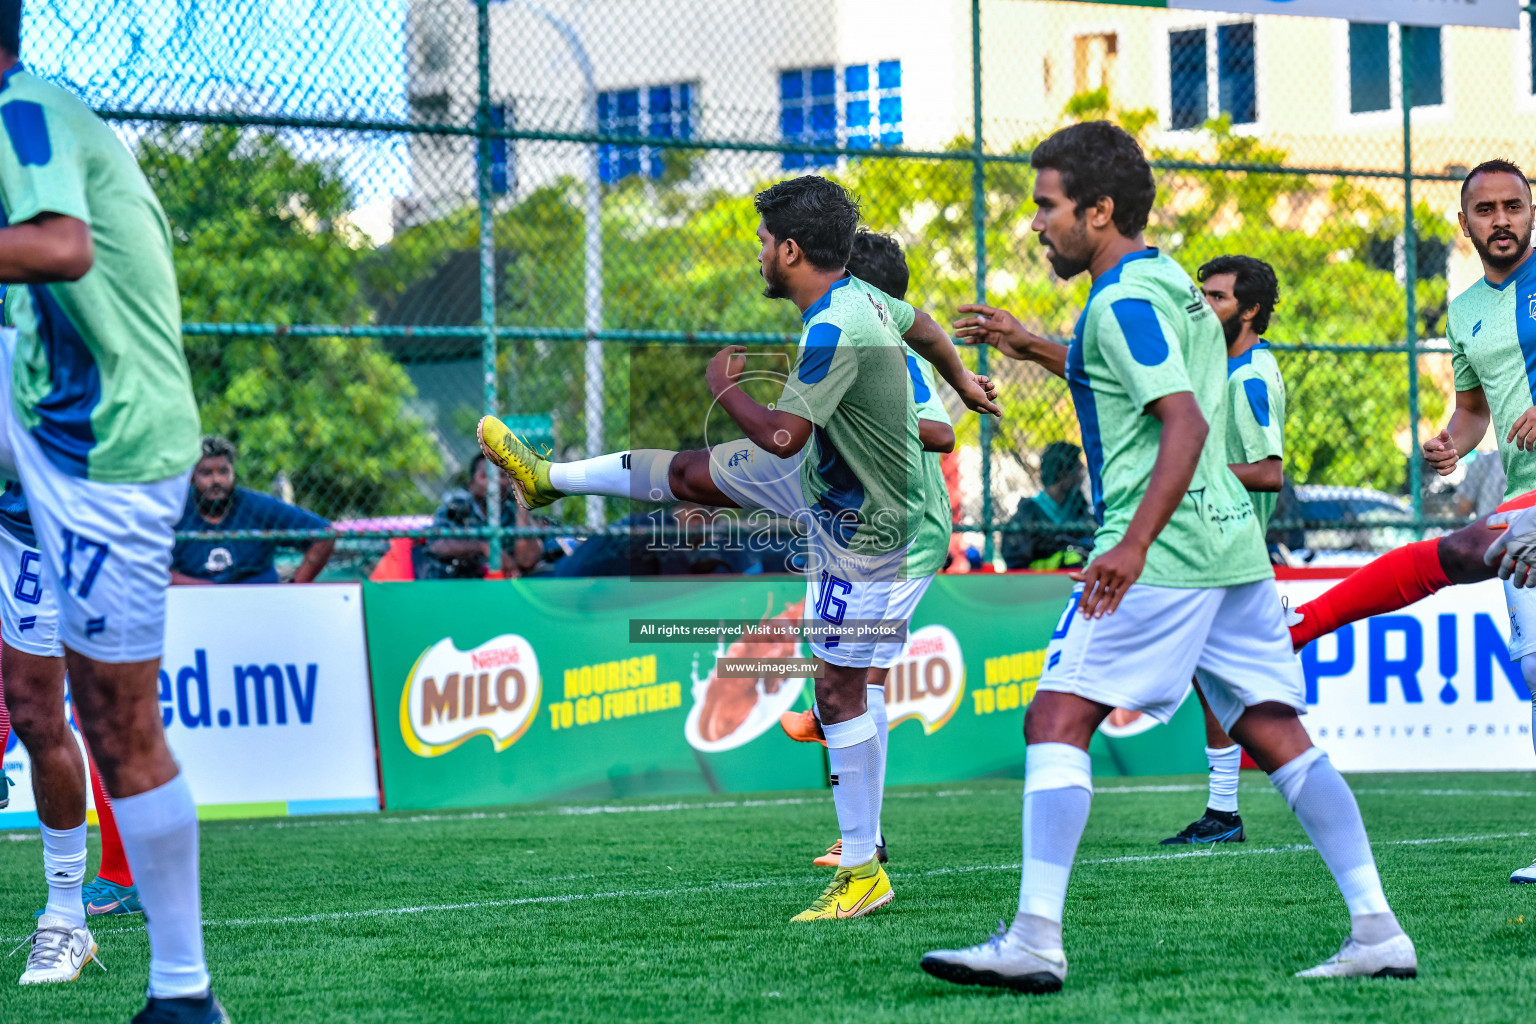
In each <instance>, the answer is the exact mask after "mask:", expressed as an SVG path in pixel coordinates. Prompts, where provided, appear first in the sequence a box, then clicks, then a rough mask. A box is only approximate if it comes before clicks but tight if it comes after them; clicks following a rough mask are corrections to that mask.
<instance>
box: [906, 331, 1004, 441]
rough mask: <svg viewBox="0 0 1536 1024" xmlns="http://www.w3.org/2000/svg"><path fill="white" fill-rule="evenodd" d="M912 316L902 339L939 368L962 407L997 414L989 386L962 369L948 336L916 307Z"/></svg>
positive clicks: (982, 379) (985, 379) (957, 350)
mask: <svg viewBox="0 0 1536 1024" xmlns="http://www.w3.org/2000/svg"><path fill="white" fill-rule="evenodd" d="M912 312H913V313H914V314H915V315H914V317H913V320H912V326H911V327H910V328H908V329H907V332H906V333H905V334H903V335H902V340H903V341H905V342H906V343H907V344H908V345H911V346H912V350H913V351H914V352H916V353H917V354H918V355H920V356H922V357H923V358H924V359H926V360H928V362H930V363H932V364H933V368H934V369H935V370H938V371H939V376H941V377H943V378H944V379H945V380H947V381H948V382H949V386H950V387H952V388H954V389H955V392H956V393H957V394H958V395H959V396H960V399H961V401H963V402H965V407H966V408H967V409H970V410H971V411H973V412H989V413H991V414H992V415H994V416H1001V415H1002V414H1003V410H1002V409H1000V408H998V406H997V403H995V402H994V401H992V397H991V394H990V393H989V392H990V391H992V390H993V389H992V388H991V387H990V381H988V380H987V378H985V377H978V376H976V374H974V373H972V372H971V371H969V370H967V369H966V368H965V364H964V363H962V362H961V361H960V350H959V349H957V348H955V343H954V342H953V341H950V340H949V335H948V334H947V333H946V332H945V330H944V328H942V327H940V326H939V325H938V322H937V321H935V320H934V319H933V317H931V316H929V315H928V314H927V313H924V312H923V311H922V310H920V309H914V310H913V311H912Z"/></svg>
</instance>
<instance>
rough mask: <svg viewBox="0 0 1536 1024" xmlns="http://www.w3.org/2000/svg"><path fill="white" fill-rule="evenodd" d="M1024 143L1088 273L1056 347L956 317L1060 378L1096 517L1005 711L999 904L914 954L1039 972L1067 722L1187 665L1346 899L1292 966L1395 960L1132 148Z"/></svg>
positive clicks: (1057, 837)
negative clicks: (968, 940)
mask: <svg viewBox="0 0 1536 1024" xmlns="http://www.w3.org/2000/svg"><path fill="white" fill-rule="evenodd" d="M1030 161H1031V164H1032V166H1033V167H1034V168H1035V170H1036V172H1037V173H1036V176H1035V185H1034V199H1035V202H1036V204H1037V205H1038V206H1039V210H1038V212H1037V213H1036V214H1035V219H1034V223H1033V225H1032V227H1033V229H1034V230H1035V231H1036V232H1037V234H1038V235H1039V236H1040V240H1041V241H1042V242H1043V243H1044V244H1045V245H1046V257H1047V258H1048V259H1049V260H1050V262H1051V266H1052V268H1053V269H1054V270H1055V271H1056V274H1057V275H1058V276H1059V277H1061V278H1063V279H1065V278H1070V277H1074V276H1076V275H1077V274H1080V273H1083V272H1084V271H1086V272H1088V273H1089V275H1090V276H1091V277H1092V279H1093V288H1092V290H1091V291H1090V293H1089V297H1088V304H1087V307H1086V308H1085V309H1084V310H1083V312H1082V315H1081V316H1079V318H1078V321H1077V327H1076V329H1075V331H1074V333H1073V339H1072V343H1071V344H1070V345H1068V346H1066V347H1065V350H1064V351H1062V348H1063V347H1062V346H1060V345H1055V344H1054V343H1052V342H1047V341H1045V340H1044V339H1041V338H1038V337H1037V336H1035V335H1030V334H1028V332H1024V331H1023V330H1022V328H1019V329H1018V330H1014V329H1012V325H1016V324H1017V321H1016V320H1015V319H1014V318H1013V317H1011V316H1008V317H1006V318H1005V319H1004V318H1001V317H999V318H998V319H999V320H1001V321H1003V322H1001V323H997V324H994V323H993V319H994V313H995V312H996V311H988V310H974V309H973V310H971V311H972V312H977V313H979V314H980V317H979V318H973V319H982V320H984V323H969V324H966V325H965V326H966V327H967V328H968V329H969V330H970V331H971V333H970V334H968V336H970V337H976V338H978V339H979V340H982V341H985V342H987V343H990V344H993V345H994V346H996V347H997V348H998V349H999V351H1001V352H1003V353H1004V354H1006V355H1009V356H1012V357H1014V358H1028V357H1030V356H1031V355H1032V354H1035V353H1038V354H1039V356H1040V357H1041V358H1040V361H1041V362H1044V363H1045V364H1046V365H1047V366H1050V367H1052V368H1057V369H1058V372H1062V374H1063V376H1065V377H1066V378H1067V382H1068V384H1069V385H1070V387H1071V390H1072V401H1073V405H1074V406H1075V408H1076V410H1077V417H1078V423H1079V426H1080V427H1081V429H1082V435H1083V450H1084V452H1085V453H1086V454H1087V456H1088V467H1089V475H1090V479H1091V482H1092V488H1093V500H1094V505H1095V509H1096V516H1097V518H1098V519H1099V522H1100V524H1101V525H1100V527H1099V530H1098V533H1097V534H1096V535H1095V538H1094V550H1093V559H1092V560H1091V561H1090V562H1089V563H1088V566H1087V568H1086V569H1085V570H1083V571H1082V572H1081V573H1074V574H1073V575H1074V578H1076V579H1078V580H1079V581H1080V583H1081V584H1082V585H1081V586H1079V587H1078V588H1077V589H1076V590H1075V591H1074V593H1073V595H1072V598H1071V600H1070V601H1069V602H1068V604H1067V607H1066V610H1065V612H1064V613H1063V615H1062V617H1061V621H1060V623H1059V624H1058V626H1057V628H1056V631H1055V633H1054V634H1053V635H1052V638H1051V641H1050V644H1049V646H1048V648H1047V654H1046V662H1045V670H1044V672H1043V674H1042V675H1041V678H1040V683H1039V688H1038V691H1037V693H1036V696H1035V698H1034V700H1032V701H1031V702H1030V704H1029V710H1028V712H1027V713H1026V714H1025V718H1024V737H1025V742H1026V743H1027V744H1028V746H1027V748H1026V753H1025V759H1024V829H1023V831H1024V866H1023V878H1022V882H1021V884H1020V888H1019V912H1018V914H1017V915H1016V916H1015V917H1014V920H1013V924H1012V926H1004V927H1002V928H1000V929H999V931H998V933H997V934H996V935H994V936H993V937H992V938H991V939H990V940H988V941H986V942H983V943H981V944H980V945H977V946H972V947H970V948H969V949H951V950H938V951H935V952H932V953H929V954H928V955H927V956H925V957H923V961H922V966H923V969H924V970H926V971H928V972H929V973H930V974H933V975H936V976H937V977H940V978H944V979H946V980H949V981H954V982H957V983H960V984H972V985H996V986H1005V987H1008V988H1013V989H1016V990H1019V991H1024V992H1054V991H1057V990H1059V989H1060V988H1061V985H1062V980H1063V979H1064V978H1065V977H1066V973H1067V961H1066V956H1065V955H1064V953H1063V951H1062V933H1061V921H1062V908H1063V905H1064V904H1065V901H1066V894H1067V878H1068V875H1069V874H1070V873H1071V870H1072V862H1073V860H1074V859H1075V857H1076V853H1077V844H1078V840H1079V839H1080V838H1081V837H1082V833H1083V827H1084V826H1085V825H1086V824H1087V821H1088V808H1089V804H1090V802H1091V799H1092V794H1093V782H1092V778H1091V776H1090V772H1089V768H1090V762H1089V758H1088V743H1089V740H1090V739H1091V738H1092V737H1093V733H1094V731H1095V730H1096V729H1097V728H1098V727H1099V724H1100V723H1101V722H1102V721H1103V720H1104V719H1105V718H1106V717H1107V716H1108V715H1109V713H1110V711H1111V710H1112V709H1114V708H1116V707H1121V708H1126V709H1129V710H1134V711H1142V712H1145V713H1146V714H1149V715H1151V716H1152V717H1154V718H1156V719H1158V720H1159V721H1164V722H1166V721H1167V720H1168V719H1169V717H1171V716H1172V714H1173V712H1174V711H1175V710H1176V709H1177V708H1178V706H1179V704H1180V703H1181V702H1182V701H1183V699H1184V694H1185V691H1186V689H1187V687H1188V686H1189V679H1190V676H1191V675H1195V674H1196V673H1198V678H1199V680H1200V686H1201V689H1202V690H1203V691H1204V693H1205V697H1206V700H1208V701H1209V702H1210V705H1211V709H1212V710H1213V711H1214V712H1215V714H1216V718H1217V720H1218V721H1219V722H1220V723H1221V725H1222V727H1223V728H1224V729H1225V730H1226V731H1227V732H1228V733H1229V734H1231V735H1232V736H1233V737H1235V738H1236V739H1237V740H1238V742H1240V743H1241V744H1242V745H1243V746H1244V747H1245V748H1246V749H1247V750H1248V751H1249V752H1250V753H1251V754H1252V755H1253V758H1254V760H1255V761H1257V762H1258V763H1259V766H1260V767H1261V768H1263V769H1264V770H1265V771H1267V772H1268V773H1269V775H1270V779H1271V780H1272V781H1273V782H1274V784H1275V787H1276V788H1277V789H1278V790H1279V791H1280V792H1281V794H1282V795H1284V796H1285V798H1286V802H1287V803H1288V804H1289V805H1290V806H1291V808H1292V809H1293V810H1294V811H1295V812H1296V816H1297V818H1299V819H1300V821H1301V824H1302V826H1303V827H1304V828H1305V829H1306V831H1307V835H1308V836H1310V837H1311V839H1312V842H1313V843H1314V844H1315V845H1316V847H1317V849H1318V852H1319V853H1321V854H1322V857H1323V861H1324V863H1326V864H1327V865H1328V868H1329V870H1330V871H1331V872H1332V873H1333V877H1334V879H1335V880H1336V881H1337V882H1338V884H1339V888H1340V890H1341V891H1342V892H1343V895H1344V899H1345V902H1346V903H1347V904H1348V906H1349V912H1350V918H1351V924H1352V928H1351V933H1350V936H1349V938H1348V939H1346V940H1345V941H1344V943H1343V945H1342V947H1341V948H1340V950H1339V952H1338V954H1336V955H1335V956H1334V957H1332V958H1330V959H1329V960H1328V961H1326V962H1325V963H1323V964H1321V965H1319V966H1317V967H1314V968H1312V969H1310V970H1307V971H1303V972H1301V973H1302V975H1303V976H1306V977H1337V976H1343V975H1367V976H1371V975H1375V976H1386V975H1391V976H1396V977H1411V976H1413V975H1414V974H1415V973H1416V972H1417V968H1418V961H1417V957H1416V954H1415V952H1414V948H1413V943H1412V942H1411V941H1410V940H1409V938H1408V936H1407V935H1406V934H1404V933H1403V930H1402V928H1401V927H1400V926H1399V925H1398V923H1397V918H1396V917H1395V916H1393V914H1392V911H1391V908H1390V907H1389V906H1388V905H1387V900H1386V897H1385V896H1384V895H1383V893H1382V888H1381V880H1380V878H1379V876H1378V875H1377V872H1376V863H1375V860H1374V858H1373V857H1372V854H1371V847H1370V843H1369V841H1368V840H1367V838H1366V834H1365V827H1364V825H1363V823H1362V822H1361V819H1360V809H1359V807H1358V806H1357V805H1356V803H1355V798H1354V795H1353V793H1351V792H1350V789H1349V786H1348V785H1347V784H1346V783H1345V782H1344V778H1343V776H1341V775H1340V774H1339V772H1338V770H1337V769H1335V768H1334V767H1333V765H1332V764H1331V763H1330V762H1329V760H1328V756H1327V755H1326V754H1325V753H1323V751H1321V750H1320V749H1318V748H1317V747H1314V746H1313V745H1312V742H1311V740H1310V739H1309V738H1308V736H1307V732H1306V730H1305V729H1303V728H1302V726H1301V722H1300V720H1299V718H1298V717H1297V716H1298V714H1299V713H1300V712H1303V711H1305V710H1306V697H1305V693H1304V687H1303V681H1302V674H1301V665H1300V663H1299V662H1298V661H1297V659H1296V657H1295V655H1293V654H1292V653H1291V647H1290V642H1289V641H1290V638H1289V636H1288V635H1287V634H1286V629H1285V621H1284V618H1283V614H1282V611H1281V607H1280V598H1279V595H1278V593H1277V592H1276V590H1275V582H1274V574H1273V572H1272V570H1271V568H1270V564H1269V558H1268V555H1267V553H1266V551H1265V548H1264V535H1263V531H1262V529H1261V528H1260V526H1259V521H1258V516H1257V515H1256V514H1255V512H1254V509H1253V505H1252V503H1251V502H1250V501H1249V500H1248V495H1247V494H1246V492H1245V491H1244V490H1243V485H1242V484H1241V483H1239V482H1238V479H1237V477H1236V476H1234V475H1233V473H1232V471H1231V470H1230V469H1228V468H1227V459H1228V455H1227V443H1226V410H1225V403H1226V378H1227V373H1226V357H1227V354H1226V345H1225V344H1224V339H1223V337H1222V331H1221V327H1220V324H1219V323H1218V321H1217V318H1216V315H1215V314H1214V313H1213V312H1212V311H1211V309H1210V307H1209V306H1208V305H1207V304H1206V302H1205V300H1204V298H1203V297H1202V296H1201V294H1200V292H1199V290H1198V289H1197V288H1196V287H1195V285H1194V283H1193V282H1192V281H1190V279H1189V275H1187V274H1186V273H1184V271H1183V270H1182V269H1181V268H1180V267H1179V265H1178V263H1176V262H1175V261H1174V260H1173V259H1171V258H1170V257H1168V256H1166V255H1164V254H1162V253H1160V252H1158V251H1157V250H1156V249H1149V248H1148V247H1147V245H1146V242H1145V240H1144V239H1143V236H1142V232H1143V229H1144V228H1145V226H1146V223H1147V217H1148V215H1149V213H1150V212H1151V209H1152V203H1153V200H1154V198H1155V197H1156V193H1157V190H1156V187H1155V185H1154V184H1153V180H1152V170H1151V168H1150V167H1149V166H1148V164H1147V160H1146V157H1145V156H1144V155H1143V154H1142V152H1141V147H1140V146H1138V145H1137V144H1136V140H1135V139H1133V138H1132V137H1131V136H1130V135H1129V134H1127V133H1126V132H1125V131H1123V130H1122V129H1120V128H1118V127H1115V126H1113V125H1111V124H1109V123H1108V122H1105V121H1095V122H1087V123H1083V124H1076V125H1073V126H1071V127H1069V128H1065V129H1062V130H1061V131H1059V132H1057V133H1056V134H1055V135H1052V136H1051V137H1050V138H1048V139H1046V140H1045V141H1044V142H1043V143H1041V144H1040V145H1039V146H1038V147H1037V148H1036V149H1035V150H1034V152H1033V153H1032V154H1031V157H1030ZM962 333H964V332H962ZM1042 346H1052V347H1051V348H1044V347H1042Z"/></svg>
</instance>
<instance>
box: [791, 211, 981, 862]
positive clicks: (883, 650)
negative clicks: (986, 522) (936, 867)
mask: <svg viewBox="0 0 1536 1024" xmlns="http://www.w3.org/2000/svg"><path fill="white" fill-rule="evenodd" d="M848 273H849V275H850V276H852V277H856V278H858V279H859V280H860V281H863V282H864V283H866V284H872V285H874V286H875V287H876V288H878V289H880V290H881V291H882V292H884V293H885V294H887V295H889V296H891V297H892V298H894V299H901V300H903V301H904V300H905V299H906V297H907V284H908V282H909V280H910V272H909V271H908V269H907V258H906V256H905V255H903V254H902V251H901V243H900V242H898V241H896V239H894V238H892V237H891V236H890V235H879V234H876V233H874V232H873V231H869V230H866V229H864V228H860V229H859V233H858V234H857V235H855V236H854V239H853V252H852V254H851V255H850V256H849V257H848ZM907 372H908V374H909V375H910V376H911V378H912V398H913V401H914V402H916V403H917V416H918V420H917V432H918V439H919V440H920V441H921V442H922V445H923V523H922V525H921V526H920V527H918V529H917V534H916V536H915V537H914V539H913V541H912V550H911V551H910V552H909V553H908V555H907V565H906V568H905V570H904V571H903V573H902V577H901V579H899V580H897V581H896V583H895V586H894V588H893V591H892V594H891V607H890V608H889V609H888V610H887V612H886V617H887V618H889V619H897V618H900V619H903V620H904V621H906V622H907V624H908V626H909V627H910V626H911V622H912V613H913V612H914V611H916V610H917V605H918V602H919V601H921V600H922V597H923V594H924V593H925V592H926V591H927V590H928V586H929V584H931V583H932V582H933V577H934V574H935V573H937V572H938V571H939V570H940V569H942V568H944V556H945V555H946V554H947V553H948V551H949V534H950V530H949V525H950V512H949V488H948V487H947V486H945V484H944V470H943V467H942V454H943V453H944V452H952V451H954V450H955V428H954V425H953V424H952V423H951V422H950V419H949V410H947V409H945V408H944V401H943V399H941V398H940V397H939V392H938V384H937V381H936V380H935V379H934V374H933V365H932V364H931V363H929V362H928V361H927V360H926V359H921V358H919V357H918V355H917V353H915V352H911V351H909V352H908V353H907ZM905 649H906V645H905V644H902V643H885V644H880V645H878V646H877V647H876V648H875V656H874V660H873V661H872V662H871V663H870V667H869V677H868V679H867V681H866V688H867V690H868V696H867V702H868V704H869V710H870V714H871V715H873V716H874V719H875V728H876V729H877V730H878V733H877V735H878V736H879V739H880V749H881V751H882V752H888V751H889V749H890V744H889V736H890V729H891V725H890V718H889V716H888V715H887V713H886V707H885V679H886V676H887V675H888V674H889V673H890V670H891V666H892V665H894V664H896V662H897V660H898V659H899V658H900V657H901V652H902V651H903V650H905ZM779 724H780V725H781V726H783V728H784V732H785V733H786V734H787V735H788V736H789V737H790V739H793V740H799V741H800V742H802V743H822V744H825V743H826V741H827V740H826V734H825V733H824V732H823V730H822V728H821V721H820V720H819V719H817V717H816V709H815V708H814V707H813V708H811V710H809V711H786V712H785V713H784V714H783V715H781V716H780V717H779ZM881 793H882V794H883V793H884V783H883V782H882V783H881ZM875 834H876V837H877V838H876V840H875V855H876V856H877V857H879V858H880V863H882V864H884V863H886V862H887V861H888V859H889V858H888V856H887V853H886V848H885V831H884V829H883V828H880V829H877V830H876V833H875ZM842 852H843V842H842V840H841V839H839V840H838V841H837V842H835V843H833V844H832V845H831V846H830V847H828V848H827V852H826V853H824V854H822V855H821V856H820V857H817V858H816V859H815V860H814V861H812V863H813V864H816V865H818V866H820V867H828V866H831V865H833V864H836V863H838V859H839V858H840V857H841V856H842Z"/></svg>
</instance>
